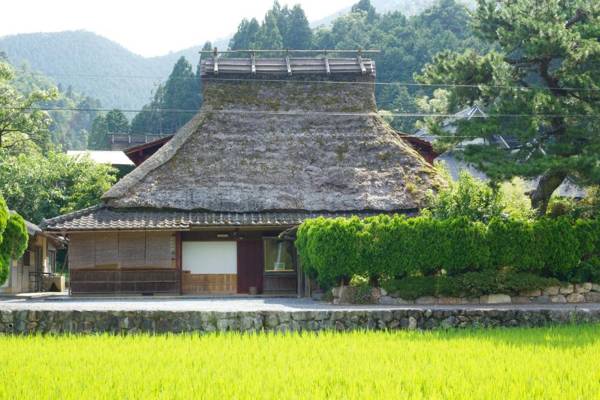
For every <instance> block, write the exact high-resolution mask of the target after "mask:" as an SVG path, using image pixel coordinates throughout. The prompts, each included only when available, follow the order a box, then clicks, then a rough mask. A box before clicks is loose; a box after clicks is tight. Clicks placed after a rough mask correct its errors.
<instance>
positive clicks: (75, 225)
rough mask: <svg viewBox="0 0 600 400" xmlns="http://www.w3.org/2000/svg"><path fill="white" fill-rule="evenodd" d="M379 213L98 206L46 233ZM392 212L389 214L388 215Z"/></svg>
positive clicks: (57, 221) (48, 223)
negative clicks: (196, 209)
mask: <svg viewBox="0 0 600 400" xmlns="http://www.w3.org/2000/svg"><path fill="white" fill-rule="evenodd" d="M381 213H382V212H376V211H361V212H308V211H290V212H273V211H269V212H245V213H233V212H211V211H178V210H172V211H171V210H154V209H137V210H123V209H119V210H117V209H111V208H107V207H105V206H102V205H100V206H94V207H90V208H86V209H83V210H80V211H76V212H73V213H70V214H65V215H61V216H58V217H55V218H52V219H48V220H45V221H44V222H43V223H42V228H43V229H44V230H46V231H59V232H60V231H94V230H96V231H97V230H138V229H151V230H186V229H189V228H191V227H194V226H197V227H211V226H215V227H216V226H221V227H222V226H293V225H298V224H300V223H302V221H304V220H306V219H308V218H317V217H326V218H334V217H349V216H353V215H357V216H359V217H366V216H372V215H377V214H381ZM388 213H389V212H388Z"/></svg>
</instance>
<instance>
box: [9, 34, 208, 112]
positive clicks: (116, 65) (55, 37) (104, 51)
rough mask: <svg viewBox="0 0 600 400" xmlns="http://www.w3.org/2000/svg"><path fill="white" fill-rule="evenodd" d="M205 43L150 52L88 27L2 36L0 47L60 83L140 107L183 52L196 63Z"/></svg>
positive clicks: (107, 102) (108, 101) (118, 104)
mask: <svg viewBox="0 0 600 400" xmlns="http://www.w3.org/2000/svg"><path fill="white" fill-rule="evenodd" d="M201 47H202V46H198V47H191V48H188V49H184V50H181V51H178V52H174V53H169V54H167V55H164V56H161V57H151V58H146V57H142V56H140V55H137V54H134V53H132V52H131V51H129V50H127V49H125V48H124V47H123V46H121V45H119V44H117V43H115V42H113V41H111V40H109V39H106V38H104V37H102V36H99V35H96V34H94V33H91V32H86V31H66V32H57V33H30V34H19V35H12V36H5V37H2V38H0V52H2V51H3V52H5V53H6V55H7V56H8V59H9V60H10V62H11V63H12V64H13V65H22V64H27V65H28V67H29V68H30V69H31V70H34V71H40V72H41V73H43V74H44V75H46V76H47V77H49V78H51V79H52V80H53V81H54V82H55V83H56V84H61V85H62V86H64V87H69V86H71V87H72V88H73V89H74V90H76V91H77V92H80V93H84V94H86V95H89V96H92V97H94V98H97V99H99V100H100V101H101V102H102V106H103V107H107V108H121V109H139V108H141V107H142V106H143V105H144V104H145V103H147V102H148V101H149V100H150V99H151V98H152V92H153V90H154V89H155V88H156V86H157V85H158V84H159V83H160V82H162V81H164V80H165V79H166V78H167V77H168V76H169V73H170V72H171V69H172V68H173V65H174V64H175V63H176V62H177V60H178V59H179V58H180V57H181V56H185V57H186V58H187V59H188V60H189V61H190V63H192V65H196V64H197V63H198V57H199V56H198V51H199V50H200V49H201Z"/></svg>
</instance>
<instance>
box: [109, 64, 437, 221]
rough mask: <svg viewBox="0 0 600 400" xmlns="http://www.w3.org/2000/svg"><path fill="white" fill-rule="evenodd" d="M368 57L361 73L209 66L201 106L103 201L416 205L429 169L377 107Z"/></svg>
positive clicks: (229, 208) (246, 207)
mask: <svg viewBox="0 0 600 400" xmlns="http://www.w3.org/2000/svg"><path fill="white" fill-rule="evenodd" d="M292 61H293V60H292ZM209 62H212V61H206V62H205V63H209ZM334 64H335V63H334ZM365 65H369V66H370V67H369V69H368V70H367V71H364V70H363V71H362V72H361V69H360V68H359V69H358V70H356V72H337V73H336V72H333V71H330V74H326V73H312V74H292V75H291V76H290V75H288V74H287V73H285V74H283V73H281V71H279V70H277V71H276V72H273V73H269V72H265V71H262V72H261V71H260V70H259V71H258V72H257V73H254V74H247V73H242V74H233V73H228V74H219V75H215V74H214V69H210V68H208V69H207V68H205V67H206V65H205V67H203V70H204V71H209V72H205V73H204V76H203V83H204V84H203V95H204V103H203V106H202V109H201V110H200V112H199V113H198V114H197V115H196V116H195V117H194V118H193V119H192V120H191V121H190V122H189V123H188V124H186V125H185V126H184V127H182V128H181V129H180V130H179V131H178V132H177V133H176V135H175V136H174V137H173V139H172V140H171V141H169V142H168V143H167V144H165V145H164V146H163V147H162V148H161V149H160V150H159V151H158V152H156V153H155V154H154V155H153V156H152V157H150V158H149V159H148V160H146V161H145V162H144V163H143V164H141V165H140V166H139V167H138V168H136V169H135V170H134V171H133V172H131V173H130V174H129V175H127V176H126V177H124V178H123V179H122V180H121V181H120V182H118V183H117V184H116V185H115V186H114V187H113V188H112V189H111V190H109V191H108V192H107V193H106V194H105V195H104V197H103V199H104V201H105V203H106V205H107V206H108V207H112V208H152V209H176V210H207V211H218V212H263V211H273V210H305V211H353V210H382V211H392V210H406V209H415V208H419V207H420V206H421V205H422V204H423V200H424V197H425V193H426V191H427V190H428V189H430V188H432V187H433V186H435V181H436V179H435V176H434V171H433V169H432V167H431V165H430V164H428V163H427V162H426V161H425V160H424V159H423V158H422V157H421V156H420V155H419V154H418V153H417V152H416V151H415V150H414V149H413V148H412V147H411V146H410V145H408V144H407V143H406V142H405V141H404V140H402V139H401V138H400V137H399V135H398V134H397V133H396V132H394V131H393V130H392V129H391V128H390V127H389V126H388V125H387V124H386V123H385V122H384V121H383V120H382V119H381V118H380V117H379V116H378V115H377V114H376V105H375V96H374V72H375V68H374V63H372V62H371V61H369V60H366V61H365Z"/></svg>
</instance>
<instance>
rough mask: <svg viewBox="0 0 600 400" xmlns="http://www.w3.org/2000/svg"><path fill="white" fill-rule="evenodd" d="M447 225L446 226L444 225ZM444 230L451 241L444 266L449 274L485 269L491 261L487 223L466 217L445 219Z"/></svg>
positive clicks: (444, 258)
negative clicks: (487, 240)
mask: <svg viewBox="0 0 600 400" xmlns="http://www.w3.org/2000/svg"><path fill="white" fill-rule="evenodd" d="M444 225H445V226H444ZM444 225H442V226H443V228H442V229H443V230H444V231H445V232H446V236H447V238H448V241H449V245H448V246H447V251H446V252H445V254H444V257H443V262H442V268H443V269H444V270H445V271H446V272H447V273H448V274H449V275H456V274H460V273H462V272H467V271H478V270H481V269H485V268H487V267H488V266H489V263H490V249H489V246H488V245H487V242H486V235H485V233H486V229H485V225H483V224H482V223H481V222H469V221H468V220H467V219H466V218H464V217H462V218H457V219H451V220H447V221H444Z"/></svg>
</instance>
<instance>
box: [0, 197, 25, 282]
mask: <svg viewBox="0 0 600 400" xmlns="http://www.w3.org/2000/svg"><path fill="white" fill-rule="evenodd" d="M28 240H29V236H28V235H27V228H26V226H25V220H23V218H22V217H21V216H20V215H19V214H17V213H14V212H9V210H8V207H7V206H6V202H5V201H4V198H3V197H2V195H0V285H1V284H3V283H4V282H5V281H6V278H7V277H8V269H9V263H10V260H11V259H17V258H20V257H21V256H22V255H23V253H24V252H25V250H26V249H27V242H28Z"/></svg>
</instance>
